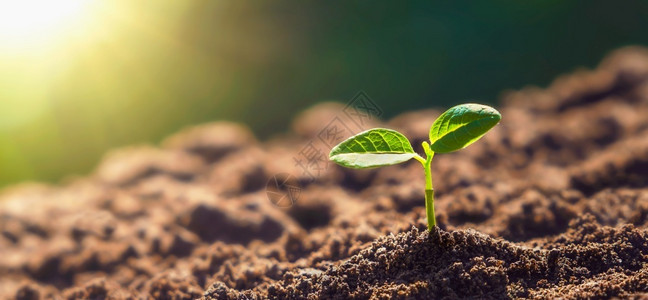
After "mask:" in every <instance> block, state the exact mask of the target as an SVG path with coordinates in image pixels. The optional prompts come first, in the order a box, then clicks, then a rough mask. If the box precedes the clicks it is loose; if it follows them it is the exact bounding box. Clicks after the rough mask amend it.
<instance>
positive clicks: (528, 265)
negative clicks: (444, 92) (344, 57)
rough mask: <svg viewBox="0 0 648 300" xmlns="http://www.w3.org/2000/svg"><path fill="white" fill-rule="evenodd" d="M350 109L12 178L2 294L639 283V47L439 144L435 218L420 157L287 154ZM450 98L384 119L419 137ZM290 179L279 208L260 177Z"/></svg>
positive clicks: (644, 138) (391, 293)
mask: <svg viewBox="0 0 648 300" xmlns="http://www.w3.org/2000/svg"><path fill="white" fill-rule="evenodd" d="M345 109H347V108H346V107H345V106H341V105H335V104H324V105H322V106H316V107H314V108H311V109H309V110H308V111H306V112H305V113H304V114H302V115H301V116H299V117H297V118H296V121H295V122H294V124H293V126H294V128H295V132H296V134H291V135H287V136H284V137H278V138H275V139H273V140H270V141H266V142H258V141H257V140H256V138H255V137H254V136H253V135H252V134H251V133H250V132H249V130H248V129H246V128H245V127H243V126H241V125H237V124H231V123H223V122H218V123H213V124H207V125H202V126H198V127H195V128H189V129H187V130H184V131H182V132H180V133H178V134H175V135H173V136H172V137H170V138H168V139H167V140H166V141H165V142H164V143H163V145H164V147H162V148H158V147H153V146H140V147H134V148H127V149H122V150H119V151H116V152H112V153H111V154H109V155H108V156H107V157H106V158H105V160H104V161H103V162H102V163H101V164H100V165H99V167H98V168H97V171H96V172H95V173H94V174H92V175H91V176H88V177H87V178H79V179H74V180H71V181H69V182H68V183H66V184H65V185H63V186H45V185H23V186H17V187H13V188H10V189H7V190H5V191H4V192H3V194H2V196H1V197H0V231H1V233H2V235H1V236H0V253H2V256H1V257H0V298H2V299H5V298H6V299H13V298H17V299H44V298H55V299H59V298H64V299H141V298H145V299H146V298H150V299H195V298H201V297H202V298H206V299H228V298H233V299H265V298H289V299H302V298H360V299H365V298H383V299H392V298H547V299H554V298H565V299H570V298H610V297H628V298H631V297H635V298H641V297H648V118H647V116H648V51H647V50H645V49H641V48H626V49H622V50H619V51H617V52H616V53H613V54H612V55H611V56H610V57H609V58H607V59H606V60H605V61H604V62H603V63H601V65H600V66H599V67H598V68H597V69H596V70H593V71H580V72H577V73H575V74H572V75H568V76H563V77H560V78H559V79H557V80H556V81H555V82H554V83H553V84H552V85H551V86H550V87H548V88H547V89H537V88H526V89H523V90H521V91H517V92H510V93H509V94H508V95H507V96H506V97H505V98H504V99H503V102H502V105H501V106H500V107H498V109H499V110H500V112H501V113H502V115H503V120H502V122H501V124H500V125H498V126H496V127H495V128H494V129H493V130H492V131H491V132H489V133H488V134H487V135H486V136H485V137H484V138H483V139H482V140H480V142H479V143H475V144H474V145H471V146H470V147H468V148H466V149H464V150H462V151H459V152H456V153H452V154H443V155H438V156H437V157H435V161H434V163H433V176H434V181H435V187H436V195H437V201H436V206H437V208H436V211H437V214H438V215H437V220H438V223H439V228H437V229H435V230H434V231H432V232H430V231H427V230H425V224H426V223H425V210H424V207H423V205H424V195H423V186H424V182H423V171H422V169H421V167H420V165H417V163H416V162H411V163H407V164H403V165H399V166H392V167H386V168H381V169H375V170H362V171H356V170H348V169H343V168H340V167H338V166H336V165H334V164H330V163H329V164H327V165H325V166H323V167H322V168H321V169H318V170H317V171H318V174H317V176H309V175H313V174H307V173H305V172H302V171H301V170H300V169H298V168H297V169H296V168H295V166H296V165H298V162H299V161H298V158H299V155H300V154H303V153H302V151H304V150H303V149H306V148H305V147H308V146H309V145H310V146H312V145H313V143H318V144H317V145H319V147H320V148H319V149H318V150H319V151H320V153H323V154H326V153H327V152H328V149H326V148H325V147H323V146H322V145H321V143H322V142H323V141H324V139H322V131H321V130H320V128H323V127H324V126H327V124H335V122H338V121H339V122H342V121H348V120H347V119H345V118H347V117H349V115H346V114H345V113H344V111H345ZM439 112H440V111H438V110H425V111H418V112H411V113H405V114H402V115H400V116H398V117H396V118H394V119H392V120H390V121H388V122H386V123H385V124H378V125H381V126H387V127H390V128H394V129H397V130H399V131H402V132H404V133H406V134H407V135H408V137H410V139H412V142H413V144H414V145H415V148H416V147H418V145H419V144H420V141H422V140H424V139H426V138H427V128H428V127H429V126H430V124H431V122H432V121H433V120H434V118H436V117H437V116H438V114H439ZM372 122H377V121H375V120H373V121H372ZM318 124H319V125H318ZM339 124H343V123H339ZM346 124H347V125H348V127H345V128H346V129H350V128H354V127H353V126H355V125H357V124H354V123H351V122H347V123H346ZM345 126H346V125H345ZM372 126H373V124H372ZM311 150H312V149H311ZM418 150H419V151H420V149H418ZM277 174H284V175H282V176H275V175H277ZM286 174H287V175H288V176H285V175H286ZM278 178H282V179H281V180H279V179H278ZM286 178H291V180H290V181H285V182H290V183H291V185H289V186H288V185H287V186H285V187H287V189H286V191H287V193H288V192H289V194H286V195H288V196H290V197H292V198H291V200H293V201H291V202H289V204H291V205H287V206H285V207H284V206H282V205H277V203H278V202H276V201H274V200H273V199H274V198H273V197H274V196H276V195H277V193H278V192H279V191H282V190H281V189H279V188H276V189H272V190H271V191H272V192H273V193H275V194H271V193H268V192H267V191H268V190H266V189H265V186H266V184H270V183H273V182H274V183H277V182H284V179H286ZM273 180H275V181H273Z"/></svg>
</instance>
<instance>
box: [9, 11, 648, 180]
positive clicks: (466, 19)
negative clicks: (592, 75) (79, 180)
mask: <svg viewBox="0 0 648 300" xmlns="http://www.w3.org/2000/svg"><path fill="white" fill-rule="evenodd" d="M66 1H68V2H69V1H76V4H74V5H77V7H76V8H75V10H71V11H70V12H68V11H63V9H62V8H61V9H60V10H61V13H60V15H62V16H64V17H61V18H59V19H57V20H58V21H56V20H55V21H56V22H58V23H56V22H54V21H52V22H54V23H49V24H48V26H47V28H48V29H47V30H44V29H42V28H41V29H38V28H36V27H34V26H35V25H34V24H35V23H34V22H33V21H35V20H49V19H47V18H48V17H49V16H50V15H48V14H51V12H56V11H58V10H59V8H60V7H62V6H60V5H63V3H67V2H66ZM79 1H81V0H61V1H52V3H58V4H57V5H58V6H57V7H54V8H50V9H43V8H42V7H39V6H37V5H36V6H34V5H32V6H30V7H26V8H24V9H22V10H19V11H14V12H11V10H7V9H9V8H7V7H4V8H3V7H0V11H3V9H4V11H5V13H6V16H5V20H7V16H9V17H13V18H14V19H15V20H14V21H11V22H14V23H16V24H18V25H20V24H22V25H20V26H23V27H20V26H18V25H16V24H14V23H11V22H9V21H5V22H2V21H0V32H2V34H0V187H1V186H6V185H7V184H9V183H13V182H19V181H24V180H39V181H56V180H59V179H60V178H62V177H64V176H65V175H69V174H86V173H88V172H89V171H90V170H91V169H92V168H93V167H94V166H95V165H96V163H97V162H98V161H99V159H100V157H101V156H102V154H103V153H105V151H106V150H108V149H111V148H114V147H119V146H122V145H127V144H134V143H155V142H159V141H160V140H161V139H162V138H163V137H165V136H166V135H168V134H170V133H172V132H174V131H177V130H178V129H181V128H183V127H185V126H188V125H191V124H199V123H202V122H208V121H212V120H217V119H227V120H234V121H238V122H243V123H245V124H247V125H248V126H250V127H251V128H252V129H253V130H254V131H255V133H256V134H257V135H258V136H259V137H261V138H266V137H268V136H270V135H272V134H273V133H277V132H282V131H286V130H287V129H288V127H289V124H290V121H291V119H292V118H293V117H294V116H295V114H296V113H298V112H299V111H301V110H303V109H304V108H307V107H309V106H311V105H313V104H314V103H317V102H319V101H324V100H338V101H342V102H346V101H348V100H349V99H350V98H351V97H352V96H353V95H354V94H355V93H356V92H357V91H359V90H364V91H366V92H367V93H368V94H369V96H371V97H372V99H373V100H374V101H375V102H376V103H377V104H378V105H379V106H380V107H381V108H382V109H383V110H384V112H385V117H391V116H394V115H396V114H398V113H400V112H402V111H406V110H413V109H419V108H425V107H431V106H436V107H445V106H449V105H452V104H454V103H457V102H464V101H466V100H476V101H479V102H484V103H495V102H496V101H497V98H498V95H499V94H500V93H501V92H502V91H503V90H506V89H518V88H521V87H523V86H524V85H527V84H533V85H540V86H546V85H547V84H548V83H549V82H550V81H551V80H552V79H553V78H555V77H556V76H557V75H559V74H561V73H565V72H569V71H571V70H574V69H576V68H579V67H588V68H591V67H594V66H595V65H596V64H597V63H598V62H599V61H600V59H601V58H603V57H604V56H605V54H607V53H609V52H610V51H611V50H613V49H615V48H618V47H620V46H624V45H647V44H648V34H646V33H647V32H648V18H646V14H647V13H648V1H615V2H610V1H602V0H594V1H564V0H561V1H559V0H556V1H470V2H468V1H413V2H406V3H400V2H399V3H396V2H394V3H391V4H384V3H382V4H381V3H376V2H373V1H366V2H347V1H345V2H343V3H342V2H340V3H331V2H326V3H325V2H315V1H306V2H299V1H274V2H272V3H270V2H245V3H244V2H239V1H237V2H234V1H232V2H224V1H211V0H193V1H188V0H187V1H172V0H156V1H152V0H151V1H126V0H115V1H104V2H102V1H100V0H95V1H91V0H86V1H84V3H82V5H81V6H82V8H79V7H81V6H79V5H78V3H79ZM16 2H19V1H16ZM32 2H34V1H32ZM36 2H38V1H36ZM41 3H46V2H44V1H41ZM70 3H73V2H70ZM2 5H5V6H6V5H7V4H0V6H2ZM9 5H11V4H9ZM0 17H1V16H0ZM30 18H31V19H30ZM20 22H23V23H24V24H23V23H20ZM53 24H56V26H58V27H55V26H54V25H53ZM2 26H4V28H2ZM30 26H31V27H30ZM57 28H58V31H57V30H54V29H57ZM39 30H40V31H39ZM323 125H325V124H323Z"/></svg>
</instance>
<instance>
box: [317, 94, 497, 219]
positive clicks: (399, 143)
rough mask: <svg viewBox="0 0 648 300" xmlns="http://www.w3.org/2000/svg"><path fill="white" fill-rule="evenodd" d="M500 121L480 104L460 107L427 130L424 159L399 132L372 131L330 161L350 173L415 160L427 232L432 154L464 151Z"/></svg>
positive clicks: (431, 202)
mask: <svg viewBox="0 0 648 300" xmlns="http://www.w3.org/2000/svg"><path fill="white" fill-rule="evenodd" d="M501 119H502V116H501V115H500V113H499V112H498V111H497V110H495V109H494V108H492V107H490V106H486V105H481V104H472V103H469V104H461V105H457V106H455V107H452V108H450V109H448V110H447V111H446V112H444V113H443V114H441V116H439V117H438V118H437V119H436V120H435V121H434V123H433V124H432V127H431V128H430V142H429V143H428V142H427V141H423V150H424V151H425V155H426V157H425V158H423V157H422V156H420V155H419V154H418V153H416V152H414V149H412V145H411V144H410V142H409V140H407V138H406V137H405V136H404V135H403V134H402V133H400V132H398V131H395V130H391V129H386V128H374V129H369V130H367V131H364V132H361V133H358V134H357V135H354V136H352V137H350V138H348V139H347V140H345V141H343V142H341V143H340V144H338V145H337V146H335V147H333V149H332V150H331V153H329V159H331V160H332V161H334V162H335V163H337V164H339V165H341V166H343V167H348V168H353V169H367V168H375V167H382V166H390V165H395V164H399V163H402V162H406V161H408V160H410V159H412V158H413V159H416V160H418V161H419V162H420V163H421V164H422V165H423V169H424V170H425V212H426V215H427V223H428V229H430V230H432V228H434V226H436V217H435V215H434V187H433V186H432V174H431V171H430V165H431V163H432V158H433V157H434V153H448V152H453V151H457V150H459V149H463V148H465V147H467V146H468V145H470V144H472V143H474V142H476V141H477V140H478V139H480V138H481V137H482V136H483V135H484V134H486V132H488V130H490V129H491V128H493V126H495V125H496V124H497V123H499V121H500V120H501Z"/></svg>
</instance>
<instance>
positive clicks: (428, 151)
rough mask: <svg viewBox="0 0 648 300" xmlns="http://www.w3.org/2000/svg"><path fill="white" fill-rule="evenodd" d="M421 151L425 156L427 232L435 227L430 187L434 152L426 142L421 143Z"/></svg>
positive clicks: (432, 197) (432, 193)
mask: <svg viewBox="0 0 648 300" xmlns="http://www.w3.org/2000/svg"><path fill="white" fill-rule="evenodd" d="M423 150H425V154H426V155H427V157H426V159H425V162H424V163H423V168H424V169H425V214H426V216H427V223H428V230H432V229H433V228H434V226H436V215H435V213H434V186H433V185H432V170H431V167H430V166H431V165H432V158H433V157H434V152H432V150H431V149H430V145H429V144H428V143H427V142H423Z"/></svg>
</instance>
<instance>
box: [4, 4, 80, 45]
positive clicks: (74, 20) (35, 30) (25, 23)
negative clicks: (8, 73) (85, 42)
mask: <svg viewBox="0 0 648 300" xmlns="http://www.w3.org/2000/svg"><path fill="white" fill-rule="evenodd" d="M91 2H93V1H92V0H0V46H2V47H5V48H6V47H10V48H20V47H24V46H37V45H42V44H43V43H48V42H52V41H54V40H55V39H54V38H56V37H57V35H60V34H64V33H65V32H66V31H67V30H70V29H73V28H74V26H81V24H80V20H81V19H82V17H83V15H84V14H85V13H86V12H87V9H88V8H89V7H90V4H91Z"/></svg>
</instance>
